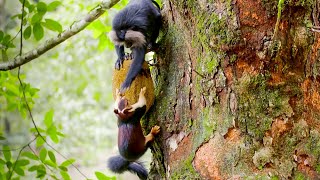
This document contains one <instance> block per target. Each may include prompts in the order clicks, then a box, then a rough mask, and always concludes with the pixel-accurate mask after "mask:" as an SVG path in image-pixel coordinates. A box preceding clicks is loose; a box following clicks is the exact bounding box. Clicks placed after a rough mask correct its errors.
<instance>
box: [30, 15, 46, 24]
mask: <svg viewBox="0 0 320 180" xmlns="http://www.w3.org/2000/svg"><path fill="white" fill-rule="evenodd" d="M42 17H43V15H41V14H40V13H36V14H34V15H33V16H32V18H31V24H36V23H39V22H40V21H41V19H42Z"/></svg>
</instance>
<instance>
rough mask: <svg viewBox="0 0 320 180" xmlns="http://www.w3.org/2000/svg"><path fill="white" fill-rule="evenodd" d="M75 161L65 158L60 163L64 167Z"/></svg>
mask: <svg viewBox="0 0 320 180" xmlns="http://www.w3.org/2000/svg"><path fill="white" fill-rule="evenodd" d="M75 161H76V160H75V159H68V160H65V161H64V162H63V163H61V166H64V167H67V166H70V164H73V163H74V162H75Z"/></svg>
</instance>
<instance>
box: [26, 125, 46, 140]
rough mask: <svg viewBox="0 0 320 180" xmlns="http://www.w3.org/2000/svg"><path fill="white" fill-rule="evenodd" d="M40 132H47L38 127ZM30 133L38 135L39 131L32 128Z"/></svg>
mask: <svg viewBox="0 0 320 180" xmlns="http://www.w3.org/2000/svg"><path fill="white" fill-rule="evenodd" d="M38 131H39V132H40V133H43V132H46V131H45V130H43V129H42V128H39V127H38ZM30 132H33V133H37V129H36V128H31V129H30ZM39 138H40V137H39Z"/></svg>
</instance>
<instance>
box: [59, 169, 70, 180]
mask: <svg viewBox="0 0 320 180" xmlns="http://www.w3.org/2000/svg"><path fill="white" fill-rule="evenodd" d="M60 174H61V176H62V178H63V179H64V180H71V178H70V175H69V174H68V173H67V172H65V171H60Z"/></svg>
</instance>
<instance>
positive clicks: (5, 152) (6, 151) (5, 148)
mask: <svg viewBox="0 0 320 180" xmlns="http://www.w3.org/2000/svg"><path fill="white" fill-rule="evenodd" d="M2 152H3V156H4V159H5V160H6V161H10V160H11V151H10V147H9V146H3V149H2Z"/></svg>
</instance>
